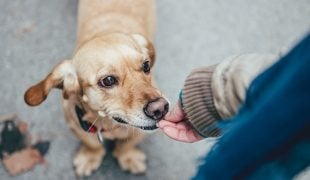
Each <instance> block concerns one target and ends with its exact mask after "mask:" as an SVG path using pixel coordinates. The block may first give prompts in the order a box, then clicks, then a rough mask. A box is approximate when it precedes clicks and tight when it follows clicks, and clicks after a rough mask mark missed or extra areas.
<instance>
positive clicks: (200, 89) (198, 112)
mask: <svg viewBox="0 0 310 180" xmlns="http://www.w3.org/2000/svg"><path fill="white" fill-rule="evenodd" d="M277 59H278V57H277V56H273V55H258V54H245V55H236V56H231V57H229V58H226V59H225V60H224V61H222V62H221V63H220V64H218V65H214V66H210V67H205V68H199V69H195V70H193V71H192V72H191V73H190V75H189V76H188V77H187V79H186V81H185V85H184V88H183V95H182V102H183V109H184V112H185V113H186V115H187V118H188V120H189V122H190V123H191V125H192V126H193V128H194V129H196V130H197V132H198V133H199V134H200V135H202V136H204V137H215V136H219V135H220V134H221V130H220V128H219V127H218V125H217V124H218V121H222V120H225V119H229V118H231V117H232V116H234V115H235V114H236V113H237V112H238V110H239V108H240V106H241V105H242V103H243V102H244V100H245V96H246V91H247V89H248V87H249V85H250V83H251V82H252V80H253V79H254V78H255V77H256V76H257V75H258V74H259V73H261V72H262V71H264V70H265V69H266V68H268V67H269V66H270V65H271V64H272V63H274V62H275V61H276V60H277Z"/></svg>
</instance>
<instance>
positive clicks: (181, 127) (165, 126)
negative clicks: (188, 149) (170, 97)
mask: <svg viewBox="0 0 310 180" xmlns="http://www.w3.org/2000/svg"><path fill="white" fill-rule="evenodd" d="M157 127H159V128H160V129H161V130H162V131H163V132H164V133H165V134H166V135H167V136H169V137H170V138H172V139H174V140H177V141H181V142H187V143H193V142H197V141H200V140H202V139H203V137H201V136H200V135H199V134H198V133H197V132H196V131H195V130H194V129H193V128H192V126H191V125H190V124H189V122H188V121H187V118H186V116H185V113H184V112H183V110H182V108H181V103H180V101H178V103H177V105H176V106H175V107H174V108H173V109H172V110H171V111H169V112H168V113H167V115H166V116H165V117H164V119H163V120H161V121H159V122H158V123H157Z"/></svg>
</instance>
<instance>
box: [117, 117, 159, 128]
mask: <svg viewBox="0 0 310 180" xmlns="http://www.w3.org/2000/svg"><path fill="white" fill-rule="evenodd" d="M112 118H113V119H114V120H115V121H117V122H118V123H121V124H128V125H130V126H133V127H136V128H139V129H142V130H154V129H157V126H156V125H154V126H135V125H131V124H129V123H128V122H126V121H125V120H124V119H122V118H120V117H112Z"/></svg>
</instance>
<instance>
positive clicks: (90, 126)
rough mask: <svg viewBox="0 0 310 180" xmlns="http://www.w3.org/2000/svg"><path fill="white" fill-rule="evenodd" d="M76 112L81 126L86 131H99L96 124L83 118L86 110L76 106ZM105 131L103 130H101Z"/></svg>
mask: <svg viewBox="0 0 310 180" xmlns="http://www.w3.org/2000/svg"><path fill="white" fill-rule="evenodd" d="M75 113H76V115H77V117H78V119H79V123H80V126H81V128H82V129H83V130H84V131H85V132H90V133H96V132H97V127H96V126H94V125H93V124H92V123H90V122H88V121H87V120H85V119H83V116H84V115H85V110H84V109H82V108H80V107H79V106H77V105H76V106H75ZM101 131H103V130H101Z"/></svg>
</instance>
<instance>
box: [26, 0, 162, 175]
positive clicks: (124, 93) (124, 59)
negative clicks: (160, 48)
mask: <svg viewBox="0 0 310 180" xmlns="http://www.w3.org/2000/svg"><path fill="white" fill-rule="evenodd" d="M154 21H155V18H154V2H153V0H80V1H79V15H78V36H77V45H76V50H75V53H74V56H73V58H72V59H71V60H65V61H62V62H61V63H60V64H58V65H57V66H56V67H55V68H54V69H53V70H52V72H51V73H50V74H49V75H48V76H47V77H46V78H45V79H44V80H42V81H41V82H39V83H38V84H36V85H34V86H32V87H30V88H29V89H28V90H27V92H26V93H25V101H26V102H27V104H29V105H32V106H35V105H39V104H40V103H41V102H43V101H44V100H45V98H46V97H47V95H48V93H49V91H50V90H51V89H52V88H55V87H58V88H61V89H62V90H63V97H64V98H63V106H64V112H65V117H66V120H67V122H68V124H69V126H70V128H71V129H72V130H73V132H74V133H75V134H76V136H77V137H78V138H79V139H80V140H81V141H82V143H83V144H82V146H81V148H80V150H79V152H78V153H77V155H76V156H75V158H74V165H75V167H76V172H77V174H78V175H81V176H83V175H90V174H91V172H92V171H93V170H95V169H97V168H98V167H99V165H100V163H101V160H102V159H103V156H104V155H105V150H104V148H103V147H102V145H101V144H100V143H99V141H98V140H97V137H96V136H95V135H94V134H92V133H87V132H85V131H83V130H82V129H81V127H80V125H79V123H78V120H77V116H76V113H75V110H74V107H75V106H76V105H77V104H79V105H82V106H83V108H84V109H85V110H86V114H85V116H84V119H87V120H89V121H91V122H93V123H94V124H95V126H96V127H98V128H103V129H104V132H103V136H104V137H105V138H107V139H115V140H117V142H116V148H115V150H114V153H113V154H114V156H115V157H116V158H117V160H118V162H119V164H120V166H121V168H122V169H124V170H128V171H130V172H131V173H143V172H145V170H146V165H145V155H144V153H143V152H142V151H140V150H138V149H137V148H136V145H137V144H138V143H140V142H141V140H142V139H143V136H144V135H143V133H142V131H141V130H139V129H137V128H134V127H133V126H150V125H152V126H153V125H155V122H154V121H152V120H150V119H149V118H148V117H146V116H145V115H143V112H142V109H143V106H144V105H145V104H146V103H147V102H148V101H150V100H152V99H155V98H158V97H161V96H162V95H161V93H160V91H158V90H157V88H156V87H155V86H154V83H153V80H152V77H151V75H150V74H147V73H144V72H143V71H142V70H141V64H142V63H143V62H144V61H145V59H148V60H149V61H150V62H151V66H153V64H154V61H155V52H154V48H153V45H152V38H153V32H154V24H155V22H154ZM111 74H112V75H115V76H117V78H118V84H117V86H116V87H113V88H102V87H99V86H98V80H100V78H102V77H104V76H106V75H111ZM99 114H100V116H99ZM113 116H118V117H122V118H124V119H126V121H127V123H128V124H130V125H132V126H128V125H123V124H120V123H117V122H115V121H114V120H112V117H113Z"/></svg>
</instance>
